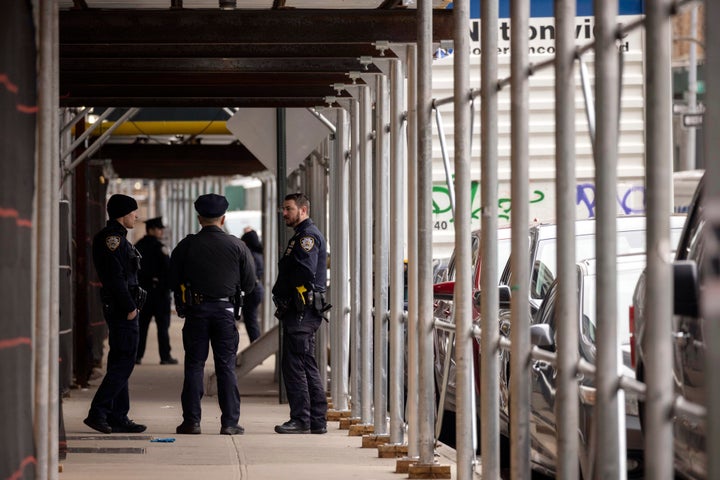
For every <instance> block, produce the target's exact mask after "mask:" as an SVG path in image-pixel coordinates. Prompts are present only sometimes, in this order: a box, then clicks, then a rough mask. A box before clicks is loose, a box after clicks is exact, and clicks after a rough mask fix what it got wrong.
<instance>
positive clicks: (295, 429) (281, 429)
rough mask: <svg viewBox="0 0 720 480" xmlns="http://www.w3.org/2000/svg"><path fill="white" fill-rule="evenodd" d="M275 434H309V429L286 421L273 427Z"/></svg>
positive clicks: (291, 421)
mask: <svg viewBox="0 0 720 480" xmlns="http://www.w3.org/2000/svg"><path fill="white" fill-rule="evenodd" d="M275 432H276V433H310V429H309V428H307V427H303V426H302V425H300V424H299V423H298V422H296V421H295V420H288V421H287V422H285V423H283V424H282V425H275Z"/></svg>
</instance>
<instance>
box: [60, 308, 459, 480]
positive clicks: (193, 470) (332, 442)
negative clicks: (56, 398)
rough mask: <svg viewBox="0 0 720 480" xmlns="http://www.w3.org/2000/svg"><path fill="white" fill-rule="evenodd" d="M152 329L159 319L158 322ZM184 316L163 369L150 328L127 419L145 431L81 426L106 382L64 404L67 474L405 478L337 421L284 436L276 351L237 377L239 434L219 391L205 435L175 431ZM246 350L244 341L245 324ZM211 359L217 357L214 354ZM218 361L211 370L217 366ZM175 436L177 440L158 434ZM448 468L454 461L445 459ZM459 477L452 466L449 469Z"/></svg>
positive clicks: (208, 403) (258, 479)
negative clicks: (226, 417)
mask: <svg viewBox="0 0 720 480" xmlns="http://www.w3.org/2000/svg"><path fill="white" fill-rule="evenodd" d="M153 325H154V324H153ZM181 328H182V320H181V319H179V318H177V317H173V321H172V325H171V344H172V346H173V356H175V357H176V358H178V359H179V360H180V364H179V365H160V364H159V361H160V359H159V356H158V353H157V341H156V336H155V329H154V326H151V328H150V334H149V335H148V342H147V344H148V348H147V351H146V354H145V358H143V364H142V365H137V366H136V368H135V371H134V372H133V374H132V377H131V378H130V414H129V416H130V418H131V419H133V420H135V421H136V422H138V423H143V424H146V425H147V426H148V429H147V431H146V432H144V433H142V434H137V435H133V434H120V435H118V434H111V435H103V434H100V433H98V432H95V431H94V430H91V429H90V428H89V427H87V426H86V425H84V424H83V423H82V420H83V419H84V418H85V416H86V415H87V411H88V408H89V406H90V401H91V400H92V396H93V395H94V394H95V390H96V389H97V385H99V383H100V379H98V380H95V381H93V382H91V383H92V384H93V386H92V387H91V388H89V389H87V390H72V392H71V396H70V397H69V398H66V399H64V400H63V413H64V421H65V430H66V434H67V439H68V450H69V451H68V456H67V459H66V460H64V461H62V462H61V465H62V473H61V474H60V478H61V479H62V480H70V479H73V480H74V479H88V480H90V479H92V480H96V479H107V480H114V479H127V478H135V479H152V480H159V479H172V480H185V479H188V480H189V479H198V478H202V479H203V480H213V479H253V480H266V479H267V480H271V479H272V480H275V479H281V478H293V479H294V480H305V479H307V480H323V479H333V480H335V479H353V478H357V479H376V480H385V479H387V480H390V479H399V478H407V474H397V473H394V470H395V464H396V461H395V460H394V459H382V458H378V452H377V449H371V448H361V444H362V438H361V437H349V436H348V432H347V430H340V429H339V428H338V423H337V422H329V423H328V433H327V434H326V435H278V434H276V433H275V432H274V431H273V427H274V426H275V425H277V424H280V423H282V422H284V421H286V420H287V419H288V413H289V409H288V406H287V405H282V404H279V403H278V385H277V383H275V381H274V367H275V359H274V357H271V358H269V359H268V360H266V361H265V362H264V363H263V364H262V365H261V366H260V367H258V368H256V369H255V370H254V371H252V372H251V373H250V374H249V375H247V376H246V377H245V378H243V379H242V380H241V382H240V395H241V397H242V403H241V407H240V410H241V413H240V424H241V425H243V426H244V427H245V434H244V435H241V436H227V435H219V432H220V409H219V407H218V405H217V397H214V396H213V397H207V396H206V397H204V398H203V420H202V425H201V427H202V431H203V434H202V435H176V434H175V427H176V426H177V425H178V424H179V423H180V422H181V421H182V409H181V406H180V391H181V389H182V379H183V366H182V359H183V352H182V341H181V337H180V330H181ZM240 343H241V348H242V347H243V346H245V345H247V343H248V340H247V335H246V334H245V330H244V326H243V325H240ZM211 357H212V355H211ZM212 368H213V367H212V358H210V359H209V362H208V366H207V368H206V376H207V375H208V374H209V372H211V371H212ZM158 438H174V439H175V442H173V443H155V442H152V441H151V440H152V439H158ZM440 462H441V463H443V464H450V463H451V462H450V461H448V459H446V458H441V459H440ZM452 472H453V478H455V466H454V465H452Z"/></svg>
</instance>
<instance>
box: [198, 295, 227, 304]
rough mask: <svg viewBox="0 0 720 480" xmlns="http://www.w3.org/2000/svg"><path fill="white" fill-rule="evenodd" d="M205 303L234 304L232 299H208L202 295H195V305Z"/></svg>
mask: <svg viewBox="0 0 720 480" xmlns="http://www.w3.org/2000/svg"><path fill="white" fill-rule="evenodd" d="M205 302H232V298H230V297H208V296H207V295H203V294H202V293H194V294H193V304H195V305H197V304H200V303H205Z"/></svg>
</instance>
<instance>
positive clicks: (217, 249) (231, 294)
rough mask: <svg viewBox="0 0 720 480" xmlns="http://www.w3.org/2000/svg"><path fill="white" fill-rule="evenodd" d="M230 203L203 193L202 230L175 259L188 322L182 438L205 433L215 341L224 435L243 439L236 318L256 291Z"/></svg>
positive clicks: (180, 304) (173, 270)
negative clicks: (229, 214)
mask: <svg viewBox="0 0 720 480" xmlns="http://www.w3.org/2000/svg"><path fill="white" fill-rule="evenodd" d="M227 208H228V201H227V199H226V198H225V197H223V196H222V195H216V194H214V193H210V194H206V195H200V196H199V197H198V199H197V200H195V210H196V211H197V213H198V222H199V223H200V226H201V227H202V229H201V230H200V232H198V233H197V234H195V235H188V236H187V237H185V238H184V239H183V240H181V241H180V243H178V245H177V246H176V247H175V249H174V250H173V253H172V256H171V257H170V287H171V288H172V290H173V292H174V293H175V305H176V308H177V311H178V315H180V316H181V317H184V318H185V325H184V327H183V346H184V347H185V380H184V382H183V389H182V395H181V401H182V409H183V422H182V423H181V424H180V425H178V427H177V429H176V432H177V433H179V434H199V433H200V417H201V409H200V399H201V398H202V395H203V383H204V382H203V371H204V368H205V361H206V360H207V357H208V352H209V343H212V347H213V355H214V358H215V375H216V376H217V387H218V403H219V404H220V410H222V416H221V417H220V423H221V428H220V433H221V434H223V435H242V434H243V433H244V432H245V429H243V427H241V426H240V425H238V421H239V419H240V393H239V392H238V386H237V378H236V377H235V365H236V353H237V348H238V341H239V335H238V331H237V327H236V325H235V317H236V315H237V314H236V313H235V312H237V311H238V310H239V308H240V305H239V301H240V299H241V298H242V292H244V293H245V294H247V293H250V292H251V291H252V290H253V288H254V287H255V268H254V267H253V259H252V256H251V255H250V251H249V250H248V248H247V247H246V246H245V244H244V243H243V242H241V241H240V239H239V238H237V237H234V236H232V235H229V234H227V233H225V231H224V230H223V229H222V226H223V225H224V224H225V211H226V210H227Z"/></svg>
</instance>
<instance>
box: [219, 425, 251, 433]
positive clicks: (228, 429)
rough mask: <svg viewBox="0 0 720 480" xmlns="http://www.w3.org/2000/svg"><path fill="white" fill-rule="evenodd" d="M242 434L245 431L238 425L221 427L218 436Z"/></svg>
mask: <svg viewBox="0 0 720 480" xmlns="http://www.w3.org/2000/svg"><path fill="white" fill-rule="evenodd" d="M243 433H245V429H244V428H243V427H241V426H240V425H233V426H230V427H222V428H221V429H220V435H242V434H243Z"/></svg>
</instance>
